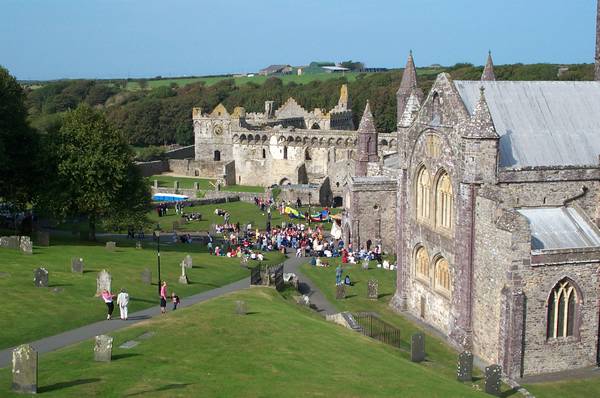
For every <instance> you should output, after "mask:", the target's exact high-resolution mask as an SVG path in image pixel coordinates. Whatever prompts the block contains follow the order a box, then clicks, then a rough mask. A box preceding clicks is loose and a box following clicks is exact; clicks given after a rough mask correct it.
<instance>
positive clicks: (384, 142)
mask: <svg viewBox="0 0 600 398" xmlns="http://www.w3.org/2000/svg"><path fill="white" fill-rule="evenodd" d="M379 145H381V146H388V142H387V140H381V141H380V142H379Z"/></svg>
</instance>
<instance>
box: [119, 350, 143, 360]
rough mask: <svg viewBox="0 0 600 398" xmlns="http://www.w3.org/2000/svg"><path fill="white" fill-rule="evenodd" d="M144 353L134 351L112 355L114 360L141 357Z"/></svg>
mask: <svg viewBox="0 0 600 398" xmlns="http://www.w3.org/2000/svg"><path fill="white" fill-rule="evenodd" d="M141 355H142V354H135V353H133V352H130V353H126V354H117V355H113V356H112V360H113V361H118V360H119V359H126V358H131V357H139V356H141Z"/></svg>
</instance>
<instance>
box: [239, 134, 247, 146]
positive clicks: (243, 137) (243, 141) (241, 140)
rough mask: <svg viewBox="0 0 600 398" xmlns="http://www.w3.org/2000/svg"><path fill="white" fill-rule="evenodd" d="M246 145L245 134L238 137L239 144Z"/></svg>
mask: <svg viewBox="0 0 600 398" xmlns="http://www.w3.org/2000/svg"><path fill="white" fill-rule="evenodd" d="M245 143H246V134H242V135H240V144H245Z"/></svg>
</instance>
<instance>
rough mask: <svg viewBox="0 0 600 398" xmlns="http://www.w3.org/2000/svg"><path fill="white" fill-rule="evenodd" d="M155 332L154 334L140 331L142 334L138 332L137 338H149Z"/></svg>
mask: <svg viewBox="0 0 600 398" xmlns="http://www.w3.org/2000/svg"><path fill="white" fill-rule="evenodd" d="M155 334H156V333H155V332H144V333H142V334H140V335H139V336H138V339H139V340H148V339H149V338H151V337H152V336H154V335H155Z"/></svg>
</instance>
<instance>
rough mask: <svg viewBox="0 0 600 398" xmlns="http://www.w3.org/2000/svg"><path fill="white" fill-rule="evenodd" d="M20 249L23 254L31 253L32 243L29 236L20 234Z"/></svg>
mask: <svg viewBox="0 0 600 398" xmlns="http://www.w3.org/2000/svg"><path fill="white" fill-rule="evenodd" d="M20 247H21V251H22V252H23V253H25V254H33V244H32V243H31V238H30V237H29V236H21V244H20Z"/></svg>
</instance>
